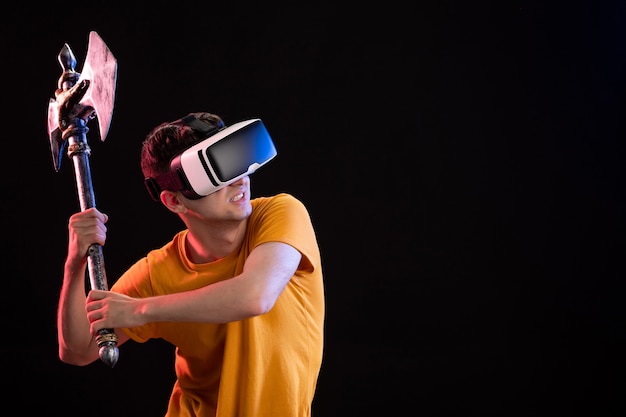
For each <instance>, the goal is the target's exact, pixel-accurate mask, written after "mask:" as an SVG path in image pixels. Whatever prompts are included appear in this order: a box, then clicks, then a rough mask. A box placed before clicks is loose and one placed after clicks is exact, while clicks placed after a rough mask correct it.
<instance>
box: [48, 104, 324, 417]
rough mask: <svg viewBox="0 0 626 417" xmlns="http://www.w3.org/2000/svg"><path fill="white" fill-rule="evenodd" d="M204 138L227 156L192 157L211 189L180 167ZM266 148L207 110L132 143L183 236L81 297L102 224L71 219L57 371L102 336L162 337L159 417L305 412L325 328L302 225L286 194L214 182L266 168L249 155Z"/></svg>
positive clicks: (318, 277) (260, 137)
mask: <svg viewBox="0 0 626 417" xmlns="http://www.w3.org/2000/svg"><path fill="white" fill-rule="evenodd" d="M259 122H260V121H259ZM237 125H239V124H237ZM231 128H234V130H233V129H231ZM229 129H230V133H228V131H229ZM250 129H252V130H250ZM216 137H222V138H221V139H218V141H216V142H215V144H219V145H220V146H221V145H222V144H225V147H226V148H228V147H229V146H230V147H231V148H233V146H234V148H233V149H235V150H236V152H235V154H232V152H231V153H230V156H229V152H230V151H231V150H232V149H231V150H229V152H225V151H219V150H218V151H216V152H214V155H212V156H210V157H207V158H204V157H203V156H200V157H199V158H200V160H201V163H202V164H208V165H209V166H211V168H212V170H213V171H212V172H213V174H215V173H216V172H218V171H220V172H221V174H215V175H213V174H211V175H210V176H214V177H215V178H212V179H213V182H210V181H209V179H206V178H204V176H205V175H206V173H207V172H209V171H210V170H209V169H208V168H207V167H206V166H205V167H204V168H202V170H197V169H196V168H194V166H193V165H192V163H196V162H197V160H198V156H194V155H201V154H202V152H204V151H206V155H209V154H210V153H211V152H209V147H210V148H211V150H213V149H218V148H217V147H216V146H214V145H211V143H210V142H212V141H214V140H215V138H216ZM232 144H235V145H232ZM194 146H195V148H194ZM268 146H269V147H270V148H272V149H273V144H272V143H271V139H270V138H269V135H268V134H267V131H266V130H264V127H263V126H262V124H260V123H255V124H254V126H252V128H250V126H246V127H244V128H237V127H235V125H233V126H231V127H229V128H224V125H223V122H222V120H221V118H220V117H219V116H217V115H214V114H211V113H191V114H189V115H188V116H186V117H184V118H181V119H179V120H176V121H174V122H171V123H164V124H161V125H159V126H157V127H156V128H155V129H154V130H153V131H152V132H151V133H150V134H149V135H148V136H147V137H146V139H145V141H144V143H143V146H142V151H141V168H142V171H143V174H144V176H145V178H146V185H147V186H148V190H149V191H150V193H151V195H152V196H153V198H154V199H156V200H157V201H160V202H161V203H162V204H163V205H164V206H165V207H167V209H169V210H170V211H171V212H172V213H175V214H176V215H178V216H179V217H180V219H181V220H182V221H183V223H184V224H185V226H186V227H185V228H184V229H183V230H181V231H180V232H178V233H177V234H176V235H175V236H174V237H173V239H172V240H171V241H170V242H168V243H166V244H165V245H164V246H162V247H161V248H160V249H157V250H152V251H150V252H148V254H147V255H146V256H145V257H143V258H142V259H139V260H138V261H137V262H136V263H135V264H134V265H132V266H131V267H130V268H129V269H128V270H127V271H126V272H125V273H124V274H122V276H121V277H119V279H117V280H116V281H115V283H114V284H113V285H112V287H111V288H110V291H101V290H92V291H89V292H88V294H87V296H86V295H85V274H86V266H87V261H88V256H87V251H88V248H89V246H90V245H92V244H94V243H97V244H100V245H104V243H105V240H106V226H105V223H106V222H107V220H108V217H107V216H106V214H104V213H102V212H100V211H99V210H97V209H95V208H91V209H87V210H84V211H81V212H79V213H76V214H74V215H72V216H71V217H70V220H69V245H68V254H67V259H66V262H65V270H64V278H63V285H62V289H61V294H60V299H59V307H58V338H59V357H60V358H61V360H62V361H63V362H66V363H69V364H73V365H81V366H82V365H87V364H89V363H92V362H93V361H95V360H97V359H98V358H99V347H98V343H97V336H98V334H99V331H100V330H101V329H109V330H112V331H113V332H114V333H115V335H116V336H117V338H118V340H117V346H121V345H123V344H124V343H125V342H127V341H128V340H129V339H132V340H134V341H136V342H140V343H141V342H145V341H147V340H149V339H152V338H162V339H164V340H167V341H169V342H170V343H172V345H174V346H175V347H176V358H175V360H176V362H175V367H176V369H175V370H176V376H177V380H176V382H175V384H174V387H173V389H172V394H171V397H170V401H169V406H168V409H167V413H166V414H165V415H166V416H168V417H174V416H203V417H206V416H216V415H219V416H228V417H236V416H241V417H244V416H245V417H252V416H254V417H263V416H267V417H281V416H289V417H305V416H306V417H308V416H310V415H311V404H312V401H313V396H314V393H315V389H316V384H317V379H318V375H319V371H320V366H321V362H322V351H323V331H324V288H323V279H322V266H321V259H320V252H319V247H318V244H317V240H316V236H315V232H314V229H313V226H312V223H311V219H310V217H309V214H308V212H307V210H306V208H305V206H304V205H303V204H302V203H301V202H300V201H299V200H297V199H296V198H294V197H293V196H291V195H289V194H284V193H283V194H278V195H275V196H271V197H259V198H255V199H252V198H251V195H250V179H249V176H248V173H247V172H244V173H243V174H239V175H235V176H234V177H233V178H218V177H219V175H226V174H228V172H229V169H231V168H232V170H235V171H236V169H235V168H237V167H238V166H239V165H242V164H243V165H246V164H248V163H249V162H250V161H248V159H249V158H261V161H257V162H261V164H260V165H262V164H263V163H265V162H267V161H268V160H269V159H271V158H272V157H273V155H275V153H274V154H273V155H272V154H271V152H270V154H269V155H266V154H263V152H261V155H260V156H259V149H260V148H263V149H265V148H267V147H268ZM196 148H198V149H200V151H201V152H200V153H197V152H196V150H197V149H196ZM251 148H253V149H254V151H251V152H247V150H248V149H251ZM263 149H262V150H263ZM186 151H187V152H186ZM253 154H254V155H253ZM180 155H182V156H181V157H180V158H175V157H176V156H180ZM190 155H191V157H190ZM251 155H252V156H251ZM185 158H188V160H187V161H186V162H185V161H184V160H185ZM189 158H191V159H189ZM211 158H213V159H211ZM220 158H221V159H220ZM176 161H178V162H176ZM190 161H191V162H190ZM220 164H221V167H220ZM260 165H259V166H260ZM232 170H231V171H232ZM235 171H232V172H235ZM237 172H239V171H237ZM224 173H226V174H224ZM231 176H233V175H232V174H231ZM181 178H184V179H185V180H181ZM216 184H217V185H216ZM164 411H165V410H164Z"/></svg>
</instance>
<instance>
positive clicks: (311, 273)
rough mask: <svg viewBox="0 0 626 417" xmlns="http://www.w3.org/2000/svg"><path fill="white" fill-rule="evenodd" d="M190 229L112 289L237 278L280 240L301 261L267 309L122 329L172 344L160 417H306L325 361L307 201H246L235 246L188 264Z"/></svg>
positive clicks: (173, 287) (283, 197)
mask: <svg viewBox="0 0 626 417" xmlns="http://www.w3.org/2000/svg"><path fill="white" fill-rule="evenodd" d="M186 234H187V230H183V231H181V232H179V233H177V234H176V235H175V236H174V238H173V239H172V241H171V242H169V243H167V244H166V245H164V246H163V247H162V248H160V249H156V250H153V251H151V252H149V253H148V255H147V256H146V257H144V258H142V259H140V260H139V261H138V262H136V263H135V264H134V265H133V266H131V267H130V268H129V269H128V270H127V271H126V272H125V273H124V274H123V275H122V276H121V277H120V278H119V279H118V280H117V281H116V282H115V284H114V285H113V286H112V287H111V291H115V292H119V293H124V294H127V295H129V296H131V297H151V296H156V295H163V294H171V293H176V292H182V291H188V290H192V289H196V288H200V287H203V286H206V285H210V284H212V283H214V282H218V281H222V280H226V279H229V278H232V277H233V276H236V275H238V274H240V273H241V272H242V271H243V265H244V262H245V261H246V258H247V257H248V255H249V254H250V252H251V251H252V249H254V248H255V247H256V246H258V245H259V244H261V243H264V242H284V243H287V244H289V245H291V246H293V247H294V248H296V249H297V250H299V251H300V252H301V253H302V255H303V257H302V261H301V262H300V266H299V267H298V270H297V271H296V273H295V275H294V276H293V278H292V279H291V280H290V281H289V283H288V284H287V286H286V287H285V289H284V291H283V292H282V294H281V295H280V296H279V297H278V300H277V301H276V304H275V305H274V307H273V308H272V310H271V311H269V312H268V313H266V314H263V315H260V316H257V317H252V318H250V319H245V320H240V321H236V322H231V323H225V324H208V323H165V322H158V323H148V324H146V325H143V326H139V327H133V328H129V329H123V330H124V332H125V333H127V334H128V335H129V336H130V338H132V339H133V340H135V341H137V342H145V341H147V340H149V339H153V338H162V339H164V340H167V341H168V342H170V343H172V344H173V345H175V346H176V362H175V367H176V369H175V370H176V376H177V380H176V383H175V384H174V387H173V390H172V395H171V397H170V401H169V406H168V411H167V416H168V417H174V416H176V417H180V416H228V417H236V416H241V417H251V416H254V417H265V416H267V417H281V416H285V417H287V416H288V417H308V416H310V415H311V403H312V401H313V396H314V393H315V387H316V384H317V378H318V375H319V371H320V366H321V362H322V351H323V329H324V310H325V306H324V287H323V279H322V266H321V258H320V252H319V247H318V244H317V239H316V236H315V232H314V229H313V225H312V223H311V219H310V217H309V213H308V211H307V210H306V208H305V206H304V205H303V204H302V203H301V202H300V201H299V200H297V199H296V198H294V197H293V196H291V195H289V194H284V193H283V194H278V195H276V196H273V197H261V198H256V199H254V200H252V214H251V216H250V218H249V221H248V228H247V231H246V236H245V238H244V241H243V244H242V246H241V248H240V249H239V251H237V252H235V253H232V254H230V255H228V256H227V257H225V258H222V259H220V260H218V261H215V262H209V263H206V264H194V263H192V262H190V261H189V259H187V257H186V255H185V250H184V242H185V235H186Z"/></svg>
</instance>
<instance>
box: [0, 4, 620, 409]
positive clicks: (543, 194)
mask: <svg viewBox="0 0 626 417" xmlns="http://www.w3.org/2000/svg"><path fill="white" fill-rule="evenodd" d="M545 3H546V2H534V1H518V2H497V1H493V2H485V1H483V2H479V4H477V3H476V2H462V1H445V2H417V3H414V4H413V5H411V6H410V7H409V6H405V7H400V6H396V5H393V4H387V3H385V4H377V5H369V6H366V5H365V4H363V5H360V6H352V7H351V8H347V7H344V6H339V5H338V3H335V4H329V5H325V4H320V3H316V4H312V5H310V6H306V5H297V6H296V5H290V6H283V7H280V8H279V7H271V6H270V7H268V6H265V5H263V6H261V5H252V6H247V7H243V6H241V7H235V6H225V5H214V4H210V3H192V2H176V3H175V4H174V3H169V2H152V3H151V4H150V5H149V7H148V6H144V7H138V6H135V7H133V6H130V5H128V4H124V5H122V4H120V5H116V6H99V5H97V4H86V5H83V4H76V5H75V7H74V8H69V7H68V8H63V6H64V5H61V4H56V5H54V4H50V5H49V6H46V7H45V10H42V9H37V10H36V9H35V7H34V6H32V5H26V4H23V5H22V4H17V5H14V7H16V8H17V9H19V10H21V11H20V12H16V13H13V14H9V13H8V12H7V13H5V24H4V25H2V27H1V28H0V30H1V31H2V44H1V45H2V49H1V54H0V56H2V62H3V64H2V74H3V78H4V86H5V88H4V106H3V109H4V111H3V115H2V121H3V127H4V150H5V151H4V163H3V165H2V166H3V168H4V170H3V173H4V181H3V182H2V184H3V186H2V188H1V191H2V194H3V198H2V216H1V222H2V223H1V227H2V229H0V230H2V231H3V236H4V237H3V239H2V240H1V242H2V251H1V254H2V260H3V262H2V263H3V266H4V268H3V269H4V271H5V273H4V274H3V297H2V299H3V301H2V303H1V304H0V305H1V307H0V308H1V310H0V313H1V317H2V321H1V324H2V329H3V330H4V335H5V337H4V340H3V343H2V348H1V349H2V350H1V351H0V352H1V354H2V356H1V357H2V362H0V364H1V365H2V369H4V370H5V387H6V386H8V388H5V389H4V393H3V398H5V399H6V400H7V402H8V403H13V404H15V406H16V407H17V408H18V409H24V410H30V411H31V412H34V413H35V414H40V415H42V414H49V413H52V411H54V412H55V413H58V414H59V415H66V416H79V415H80V416H84V415H89V416H160V415H162V414H163V412H164V410H165V406H166V404H167V400H168V396H169V390H170V386H171V383H172V381H173V373H172V368H171V366H172V363H171V359H172V351H171V349H170V347H168V346H166V345H165V344H162V343H160V342H158V341H154V342H149V343H148V344H147V345H137V344H132V345H130V344H127V345H124V346H123V347H122V348H121V349H120V360H119V362H118V364H117V365H116V366H115V368H113V369H110V368H108V367H106V366H105V365H104V364H102V363H99V362H98V363H94V364H92V365H90V366H87V367H84V368H76V367H71V366H69V365H65V364H62V363H60V361H59V360H58V357H57V344H56V324H55V313H56V303H57V297H58V291H59V288H60V285H61V279H62V272H63V270H62V269H63V261H64V256H65V248H66V243H67V219H68V217H69V216H70V215H71V213H73V212H74V211H76V210H78V200H77V193H76V188H75V185H74V174H73V168H72V164H71V161H69V160H67V159H66V160H64V161H63V164H62V167H61V170H60V171H59V172H58V173H57V172H55V171H54V169H53V165H52V158H51V153H50V149H49V141H48V134H47V126H46V117H47V106H48V101H49V99H50V98H52V97H54V89H55V88H56V83H57V80H58V77H59V76H60V74H61V68H60V66H59V63H58V62H57V55H58V53H59V52H60V50H61V48H62V46H63V45H64V43H68V44H69V45H70V47H71V48H72V50H73V51H74V53H75V55H76V57H77V59H78V60H79V63H82V61H83V59H84V55H85V53H86V50H87V43H88V35H89V31H91V30H95V31H97V32H98V33H99V35H100V36H101V37H102V38H103V39H104V41H105V42H106V43H107V45H108V46H109V48H110V49H111V51H112V52H113V53H114V55H115V56H116V58H117V60H118V80H117V89H116V105H115V109H114V113H113V121H112V124H111V128H110V131H109V134H108V136H107V138H106V140H105V142H104V143H102V142H100V141H99V139H98V129H97V123H96V122H95V121H94V122H92V124H90V128H91V131H90V133H89V135H90V145H91V147H92V155H91V158H90V162H91V169H92V180H93V185H94V189H95V193H96V200H97V206H98V208H100V209H101V210H102V211H104V212H106V213H107V214H109V216H110V221H109V224H108V227H109V233H108V240H107V244H106V245H105V248H104V254H105V262H106V268H107V275H108V280H109V282H110V283H112V282H113V281H114V280H115V279H116V277H117V276H118V275H119V274H120V273H121V272H122V271H123V270H124V269H125V268H126V267H128V266H129V265H130V264H131V263H133V262H134V261H135V260H136V259H137V258H138V257H140V256H142V255H143V254H144V253H145V252H146V251H147V250H149V249H151V248H154V247H158V246H161V245H162V244H163V243H164V242H165V241H167V240H168V239H169V238H170V237H171V236H172V235H173V233H175V232H176V231H177V230H178V229H179V228H181V227H182V223H180V222H179V220H178V219H177V218H175V217H174V216H171V215H170V214H168V212H167V211H166V210H165V209H163V208H162V207H160V206H158V205H156V204H155V203H153V202H152V201H151V200H150V198H149V197H148V194H147V193H146V191H145V189H144V185H143V182H142V177H141V172H140V170H139V165H138V160H139V148H140V143H141V140H142V139H143V136H144V135H145V134H146V133H147V132H148V131H149V130H150V129H151V128H152V127H154V126H155V125H156V124H158V123H160V122H162V121H167V120H173V119H175V118H178V117H181V116H183V115H185V114H187V113H188V112H191V111H199V110H203V111H204V110H206V111H212V112H215V113H218V114H220V115H221V116H222V117H223V118H224V119H225V120H226V122H227V123H228V124H230V123H234V122H237V121H240V120H244V119H247V118H252V117H260V118H262V119H263V120H264V122H265V124H266V126H267V127H268V130H269V131H270V133H271V134H272V136H273V138H274V141H275V143H276V145H277V148H278V150H279V157H278V158H277V159H276V160H275V161H273V162H271V163H270V164H269V165H267V166H266V167H264V168H263V169H262V170H260V171H259V172H257V173H255V174H254V175H253V177H252V189H253V193H254V194H256V195H264V194H270V193H276V192H282V191H285V192H290V193H292V194H294V195H295V196H297V197H298V198H300V199H301V200H303V201H304V202H305V204H306V205H307V206H308V207H309V210H310V212H311V216H312V218H313V222H314V225H315V226H316V229H317V232H318V237H319V243H320V247H321V250H322V255H323V261H324V268H325V277H326V292H327V327H326V356H325V362H324V366H323V369H322V373H321V375H320V380H319V387H318V395H317V397H316V400H315V403H314V415H315V416H317V417H322V416H324V417H330V416H365V415H368V416H369V415H384V416H391V415H398V414H400V413H402V414H410V415H419V416H440V415H465V416H481V417H484V416H488V415H494V416H511V417H512V416H568V415H573V414H574V412H579V413H580V412H582V413H583V414H584V415H602V416H618V415H619V416H621V415H623V414H624V412H626V404H625V401H624V394H623V393H624V389H625V388H626V384H625V383H624V377H623V374H624V371H625V370H626V363H625V362H624V359H623V357H624V356H623V352H624V348H625V347H626V343H625V336H624V334H625V331H624V319H625V312H624V308H623V301H622V299H623V296H624V290H625V285H624V283H623V279H624V258H623V253H624V248H625V243H626V242H625V237H626V230H625V222H624V209H625V207H624V205H625V201H626V199H625V195H624V186H623V177H624V176H623V165H622V160H623V157H624V144H623V140H624V133H625V126H624V114H625V111H626V109H625V107H626V30H625V29H624V27H625V25H624V22H625V18H626V5H624V4H623V3H621V2H617V1H605V2H594V1H582V0H581V1H569V2H565V1H557V2H549V4H545ZM81 66H82V64H79V68H77V70H78V71H79V72H80V70H81Z"/></svg>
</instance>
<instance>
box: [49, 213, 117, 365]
mask: <svg viewBox="0 0 626 417" xmlns="http://www.w3.org/2000/svg"><path fill="white" fill-rule="evenodd" d="M106 221H107V216H106V215H104V214H102V213H100V212H99V211H98V210H96V209H88V210H85V211H83V212H80V213H76V214H74V215H72V216H71V217H70V220H69V224H68V229H69V243H68V251H67V258H66V260H65V268H64V274H63V285H62V287H61V293H60V296H59V305H58V310H57V332H58V342H59V358H60V359H61V360H62V361H63V362H66V363H69V364H73V365H87V364H89V363H91V362H93V361H95V360H96V359H98V358H99V354H98V351H99V348H98V345H97V343H96V341H95V337H94V336H93V335H92V334H90V332H89V321H88V319H87V313H86V312H85V301H86V296H85V271H86V268H87V259H88V256H87V250H88V248H89V246H90V245H91V244H93V243H98V244H100V245H104V242H105V240H106V227H105V226H104V223H105V222H106ZM125 340H127V337H125V338H123V340H122V341H120V340H119V339H118V345H120V344H121V343H123V341H125Z"/></svg>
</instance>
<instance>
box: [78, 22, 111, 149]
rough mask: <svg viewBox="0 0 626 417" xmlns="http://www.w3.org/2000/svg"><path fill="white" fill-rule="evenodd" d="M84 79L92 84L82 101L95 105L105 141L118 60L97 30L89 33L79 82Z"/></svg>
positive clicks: (102, 139) (109, 121)
mask: <svg viewBox="0 0 626 417" xmlns="http://www.w3.org/2000/svg"><path fill="white" fill-rule="evenodd" d="M84 79H86V80H89V81H90V85H89V88H88V89H87V92H86V93H85V96H84V97H83V98H82V99H81V101H80V103H81V104H84V105H86V106H91V107H93V109H94V111H95V113H96V117H97V118H98V128H99V129H100V140H101V141H102V142H104V140H105V139H106V137H107V134H108V133H109V128H110V127H111V120H112V117H113V105H114V102H115V84H116V82H117V60H116V59H115V57H114V56H113V53H112V52H111V51H110V50H109V48H108V47H107V45H106V44H105V43H104V41H103V40H102V38H101V37H100V35H98V34H97V33H96V32H95V31H91V32H90V33H89V46H88V48H87V57H86V58H85V64H84V65H83V71H82V72H81V74H80V78H79V80H78V82H80V81H82V80H84Z"/></svg>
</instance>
